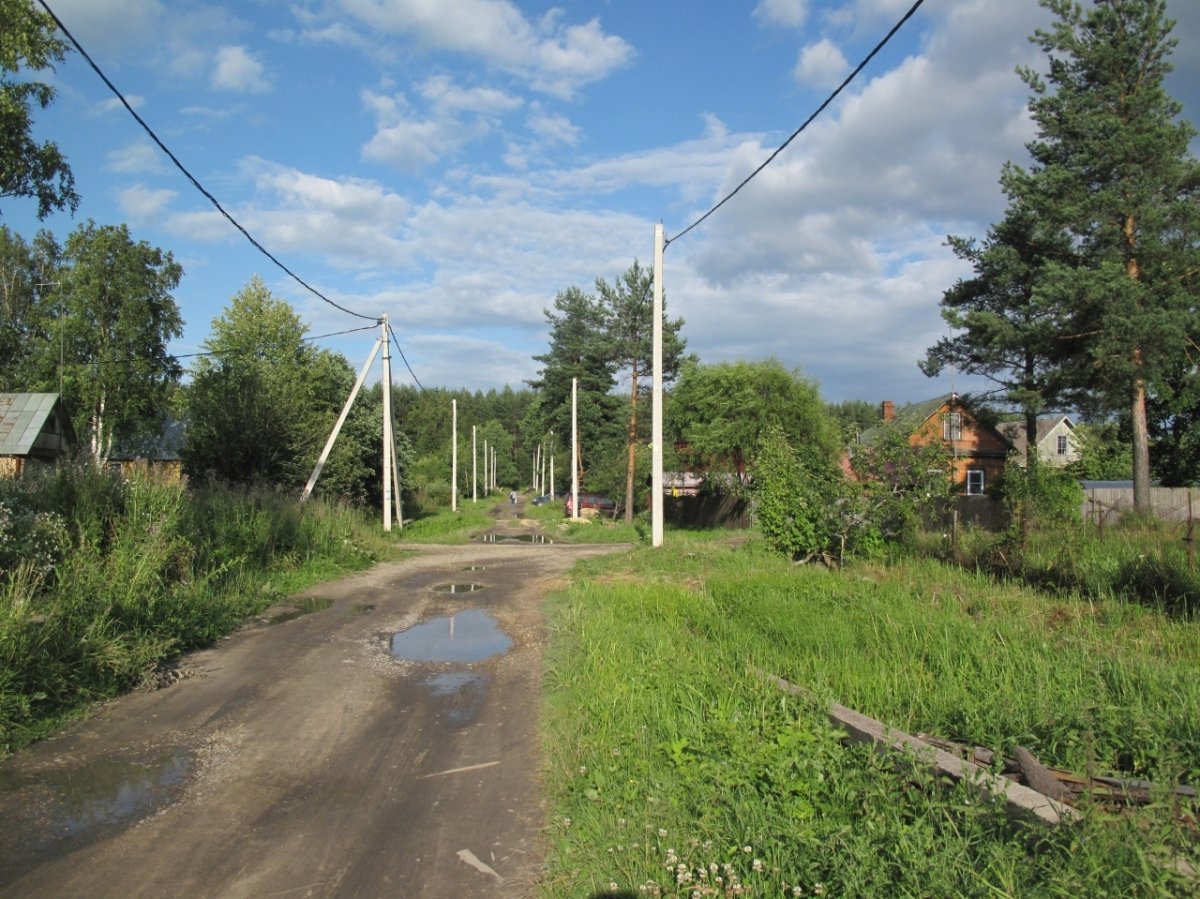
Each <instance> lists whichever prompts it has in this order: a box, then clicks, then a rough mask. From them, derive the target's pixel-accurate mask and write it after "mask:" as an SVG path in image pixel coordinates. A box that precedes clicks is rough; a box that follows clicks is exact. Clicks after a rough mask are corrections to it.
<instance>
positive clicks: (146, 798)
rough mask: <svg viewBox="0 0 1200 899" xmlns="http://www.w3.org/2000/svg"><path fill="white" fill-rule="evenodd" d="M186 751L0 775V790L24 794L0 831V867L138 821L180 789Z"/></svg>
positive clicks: (186, 762)
mask: <svg viewBox="0 0 1200 899" xmlns="http://www.w3.org/2000/svg"><path fill="white" fill-rule="evenodd" d="M192 763H193V758H192V753H191V751H190V750H189V749H186V748H182V747H181V748H177V749H173V750H167V751H162V752H157V753H152V754H146V755H144V756H142V757H139V758H133V759H128V758H125V759H113V758H108V759H99V760H97V761H96V762H94V763H92V764H90V765H86V766H84V767H80V768H70V769H61V770H52V771H43V772H37V773H33V774H29V775H8V776H4V777H0V789H2V790H4V791H5V792H9V791H20V793H21V794H23V795H24V796H26V797H28V799H27V801H24V802H23V803H22V804H21V811H20V812H19V813H18V814H17V816H16V817H17V819H18V820H14V821H9V822H7V824H6V826H5V828H4V831H5V832H4V833H3V835H2V836H0V870H4V869H10V866H11V865H13V864H14V863H16V862H17V860H18V858H19V859H20V860H21V863H23V864H31V865H32V864H36V863H37V861H38V857H40V856H41V855H42V854H43V853H47V852H55V851H58V850H56V849H55V847H56V846H59V845H61V846H62V847H63V848H65V847H67V846H70V845H78V844H79V843H80V842H83V843H88V842H91V841H92V840H95V839H100V838H102V837H103V836H104V835H105V834H108V833H112V832H113V831H114V830H116V829H118V828H122V827H126V826H129V825H131V824H134V823H136V822H137V821H140V820H142V819H143V818H146V817H148V816H150V815H152V814H154V813H155V812H156V811H158V810H159V809H162V808H165V807H166V806H168V805H170V804H171V803H173V802H175V801H176V800H178V799H179V797H180V796H181V795H182V794H183V790H184V787H185V785H186V781H187V776H188V774H189V772H190V771H191V768H192Z"/></svg>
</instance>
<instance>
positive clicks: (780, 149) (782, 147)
mask: <svg viewBox="0 0 1200 899" xmlns="http://www.w3.org/2000/svg"><path fill="white" fill-rule="evenodd" d="M924 2H925V0H917V2H916V3H914V4H913V5H912V7H911V8H910V9H909V11H908V12H906V13H905V14H904V15H903V16H902V17H901V19H900V21H899V22H897V23H896V24H895V25H893V26H892V30H891V31H889V32H888V33H887V34H886V35H885V36H884V38H883V40H881V41H880V42H879V43H878V44H876V45H875V49H873V50H872V51H871V52H870V53H868V54H867V55H866V57H865V58H864V59H863V61H862V62H860V63H859V64H858V66H857V67H856V68H855V69H854V71H853V72H851V73H850V74H849V75H847V76H846V80H845V81H843V82H842V83H841V84H839V85H838V86H837V90H835V91H834V92H833V93H832V94H830V95H829V96H828V97H826V98H825V102H824V103H822V104H821V105H820V106H818V107H817V110H816V112H814V113H813V114H812V115H810V116H809V117H808V118H807V119H805V120H804V124H802V125H801V126H800V127H799V128H797V129H796V130H795V131H793V132H792V133H791V136H789V137H788V139H787V140H785V141H784V142H783V143H782V144H780V145H779V147H778V148H776V150H775V152H774V153H772V154H771V155H770V156H768V157H767V158H766V159H765V160H764V161H763V163H762V165H760V166H759V167H758V168H756V169H755V170H754V171H753V172H751V173H750V174H749V175H747V176H746V177H745V178H743V179H742V182H741V183H740V184H739V185H738V186H737V187H735V188H734V189H733V190H731V191H730V192H729V193H727V194H726V195H725V196H724V198H722V200H721V201H720V202H719V203H717V204H716V205H715V206H713V207H712V208H711V209H709V210H708V212H706V213H704V215H702V216H700V218H698V219H696V220H695V221H694V222H692V223H691V224H690V225H688V226H687V227H686V228H684V229H683V230H682V231H680V232H679V233H678V234H676V235H675V236H674V237H671V238H667V239H665V240H664V241H663V249H666V248H667V247H668V246H669V245H670V244H671V243H673V242H674V241H677V240H679V238H681V237H683V235H685V234H687V233H688V232H689V231H691V230H692V229H693V228H695V227H696V226H697V225H699V224H700V223H701V222H703V221H704V220H705V219H706V218H708V217H709V216H710V215H712V214H713V213H714V212H716V211H717V210H718V209H720V208H721V207H722V206H724V205H725V204H726V203H728V202H729V201H730V200H732V199H733V198H734V196H735V195H736V194H737V192H738V191H740V190H741V189H742V188H743V187H745V186H746V185H747V184H749V183H750V182H751V181H752V180H753V179H754V178H755V176H757V175H758V173H759V172H761V171H762V170H763V169H765V168H766V167H767V166H768V165H770V164H771V163H772V162H773V161H774V160H775V157H776V156H778V155H779V154H780V153H782V152H783V151H784V150H785V149H786V148H787V146H788V144H790V143H791V142H792V141H794V140H795V139H796V138H797V137H798V136H799V135H800V133H801V132H802V131H803V130H804V129H805V128H807V127H808V126H809V125H811V124H812V122H813V120H814V119H816V117H817V116H819V115H820V114H821V113H822V112H824V111H825V107H827V106H828V105H829V104H830V103H832V102H833V101H834V100H835V99H836V98H837V96H838V94H840V93H841V92H842V91H843V90H844V89H845V87H846V85H848V84H849V83H850V82H851V81H853V80H854V79H855V78H856V77H857V76H858V73H859V72H861V71H862V70H863V69H865V68H866V66H867V63H869V62H870V61H871V60H872V59H874V58H875V54H877V53H878V52H879V51H880V50H882V49H883V48H884V46H886V45H887V42H888V41H890V40H891V39H892V37H893V36H894V35H895V34H896V32H897V31H899V30H900V29H901V27H903V25H904V23H905V22H907V21H908V20H909V19H911V18H912V16H913V13H915V12H916V11H917V10H918V9H919V8H920V6H921V4H922V3H924Z"/></svg>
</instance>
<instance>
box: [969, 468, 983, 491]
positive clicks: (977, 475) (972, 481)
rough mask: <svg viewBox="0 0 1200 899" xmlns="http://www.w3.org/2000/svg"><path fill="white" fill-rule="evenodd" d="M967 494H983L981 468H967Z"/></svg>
mask: <svg viewBox="0 0 1200 899" xmlns="http://www.w3.org/2000/svg"><path fill="white" fill-rule="evenodd" d="M967 496H983V469H982V468H971V469H968V470H967Z"/></svg>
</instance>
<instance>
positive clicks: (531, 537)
mask: <svg viewBox="0 0 1200 899" xmlns="http://www.w3.org/2000/svg"><path fill="white" fill-rule="evenodd" d="M477 536H478V539H479V540H480V541H482V542H483V543H509V542H512V543H553V542H554V541H553V540H551V539H550V538H549V537H547V536H546V535H545V534H497V533H494V532H489V533H487V534H479V535H477Z"/></svg>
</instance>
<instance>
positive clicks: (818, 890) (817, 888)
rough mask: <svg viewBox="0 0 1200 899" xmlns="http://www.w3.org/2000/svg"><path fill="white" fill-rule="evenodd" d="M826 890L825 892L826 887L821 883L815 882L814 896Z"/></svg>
mask: <svg viewBox="0 0 1200 899" xmlns="http://www.w3.org/2000/svg"><path fill="white" fill-rule="evenodd" d="M824 892H825V887H824V886H822V885H821V884H819V883H814V884H813V895H814V896H820V895H821V894H822V893H824Z"/></svg>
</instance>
